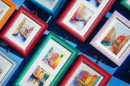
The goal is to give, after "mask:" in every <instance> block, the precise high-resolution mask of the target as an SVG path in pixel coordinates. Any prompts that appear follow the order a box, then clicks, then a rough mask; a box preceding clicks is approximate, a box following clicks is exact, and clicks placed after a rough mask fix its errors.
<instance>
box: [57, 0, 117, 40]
mask: <svg viewBox="0 0 130 86" xmlns="http://www.w3.org/2000/svg"><path fill="white" fill-rule="evenodd" d="M98 1H100V0H95V3H93V0H80V1H79V0H72V1H71V2H70V4H69V5H68V7H67V8H66V10H65V11H64V12H63V13H62V15H61V16H60V17H59V19H58V20H57V24H58V25H59V26H61V27H62V28H63V29H65V30H66V31H68V32H69V33H71V34H72V35H73V36H75V37H76V38H77V39H79V40H80V41H82V42H85V40H86V39H87V38H88V37H89V35H90V34H91V33H92V31H93V30H94V29H95V28H96V26H97V24H98V23H99V22H100V21H101V19H102V18H103V17H104V15H105V14H106V13H107V12H108V11H109V10H110V8H111V6H112V5H113V3H114V2H115V0H102V2H100V3H99V2H98ZM97 10H98V11H97ZM87 14H88V15H87Z"/></svg>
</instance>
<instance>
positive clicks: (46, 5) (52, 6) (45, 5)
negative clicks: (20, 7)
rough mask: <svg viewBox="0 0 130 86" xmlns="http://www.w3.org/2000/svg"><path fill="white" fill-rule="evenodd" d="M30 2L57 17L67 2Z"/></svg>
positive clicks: (63, 0)
mask: <svg viewBox="0 0 130 86" xmlns="http://www.w3.org/2000/svg"><path fill="white" fill-rule="evenodd" d="M30 2H32V3H33V4H35V5H36V6H38V7H39V8H41V9H42V10H45V11H46V12H48V13H49V14H51V15H52V16H53V17H55V16H56V15H57V14H58V12H59V11H60V9H61V7H62V6H63V5H64V3H65V2H66V0H30Z"/></svg>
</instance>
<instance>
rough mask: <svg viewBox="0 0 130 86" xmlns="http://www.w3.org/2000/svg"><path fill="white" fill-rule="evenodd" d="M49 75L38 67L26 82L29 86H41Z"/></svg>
mask: <svg viewBox="0 0 130 86" xmlns="http://www.w3.org/2000/svg"><path fill="white" fill-rule="evenodd" d="M49 76H50V74H49V73H48V72H46V71H45V70H44V69H43V68H41V67H40V66H37V68H36V70H35V71H34V72H33V73H32V75H31V76H30V77H29V79H28V80H27V83H28V84H29V86H43V85H44V83H45V82H46V80H47V79H48V78H49Z"/></svg>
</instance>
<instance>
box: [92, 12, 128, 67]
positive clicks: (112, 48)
mask: <svg viewBox="0 0 130 86" xmlns="http://www.w3.org/2000/svg"><path fill="white" fill-rule="evenodd" d="M90 44H91V45H92V46H94V47H95V48H96V49H97V50H99V51H100V52H101V53H103V54H104V55H105V56H106V57H108V58H109V59H110V60H112V61H113V62H114V63H115V64H117V65H118V66H120V65H121V64H122V63H123V61H124V60H125V59H126V58H127V56H128V55H129V51H130V21H129V20H128V19H126V18H125V17H124V16H122V15H121V14H120V13H119V12H117V11H115V12H114V13H113V14H112V16H111V17H110V18H109V20H108V21H107V22H106V23H105V24H104V26H103V27H102V28H101V30H100V31H99V32H98V33H97V35H96V36H95V37H94V39H93V40H92V41H91V43H90Z"/></svg>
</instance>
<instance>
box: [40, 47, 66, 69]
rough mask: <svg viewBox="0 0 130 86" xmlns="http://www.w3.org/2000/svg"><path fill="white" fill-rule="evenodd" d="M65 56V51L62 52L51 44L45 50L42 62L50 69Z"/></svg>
mask: <svg viewBox="0 0 130 86" xmlns="http://www.w3.org/2000/svg"><path fill="white" fill-rule="evenodd" d="M64 56H65V52H62V51H61V50H60V49H58V48H57V47H55V46H52V47H51V48H50V49H49V51H48V52H47V54H46V56H45V57H44V58H43V59H42V62H43V63H44V64H47V65H48V66H50V67H51V68H52V69H55V68H56V67H57V66H58V64H59V63H60V62H61V61H62V59H63V58H64Z"/></svg>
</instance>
